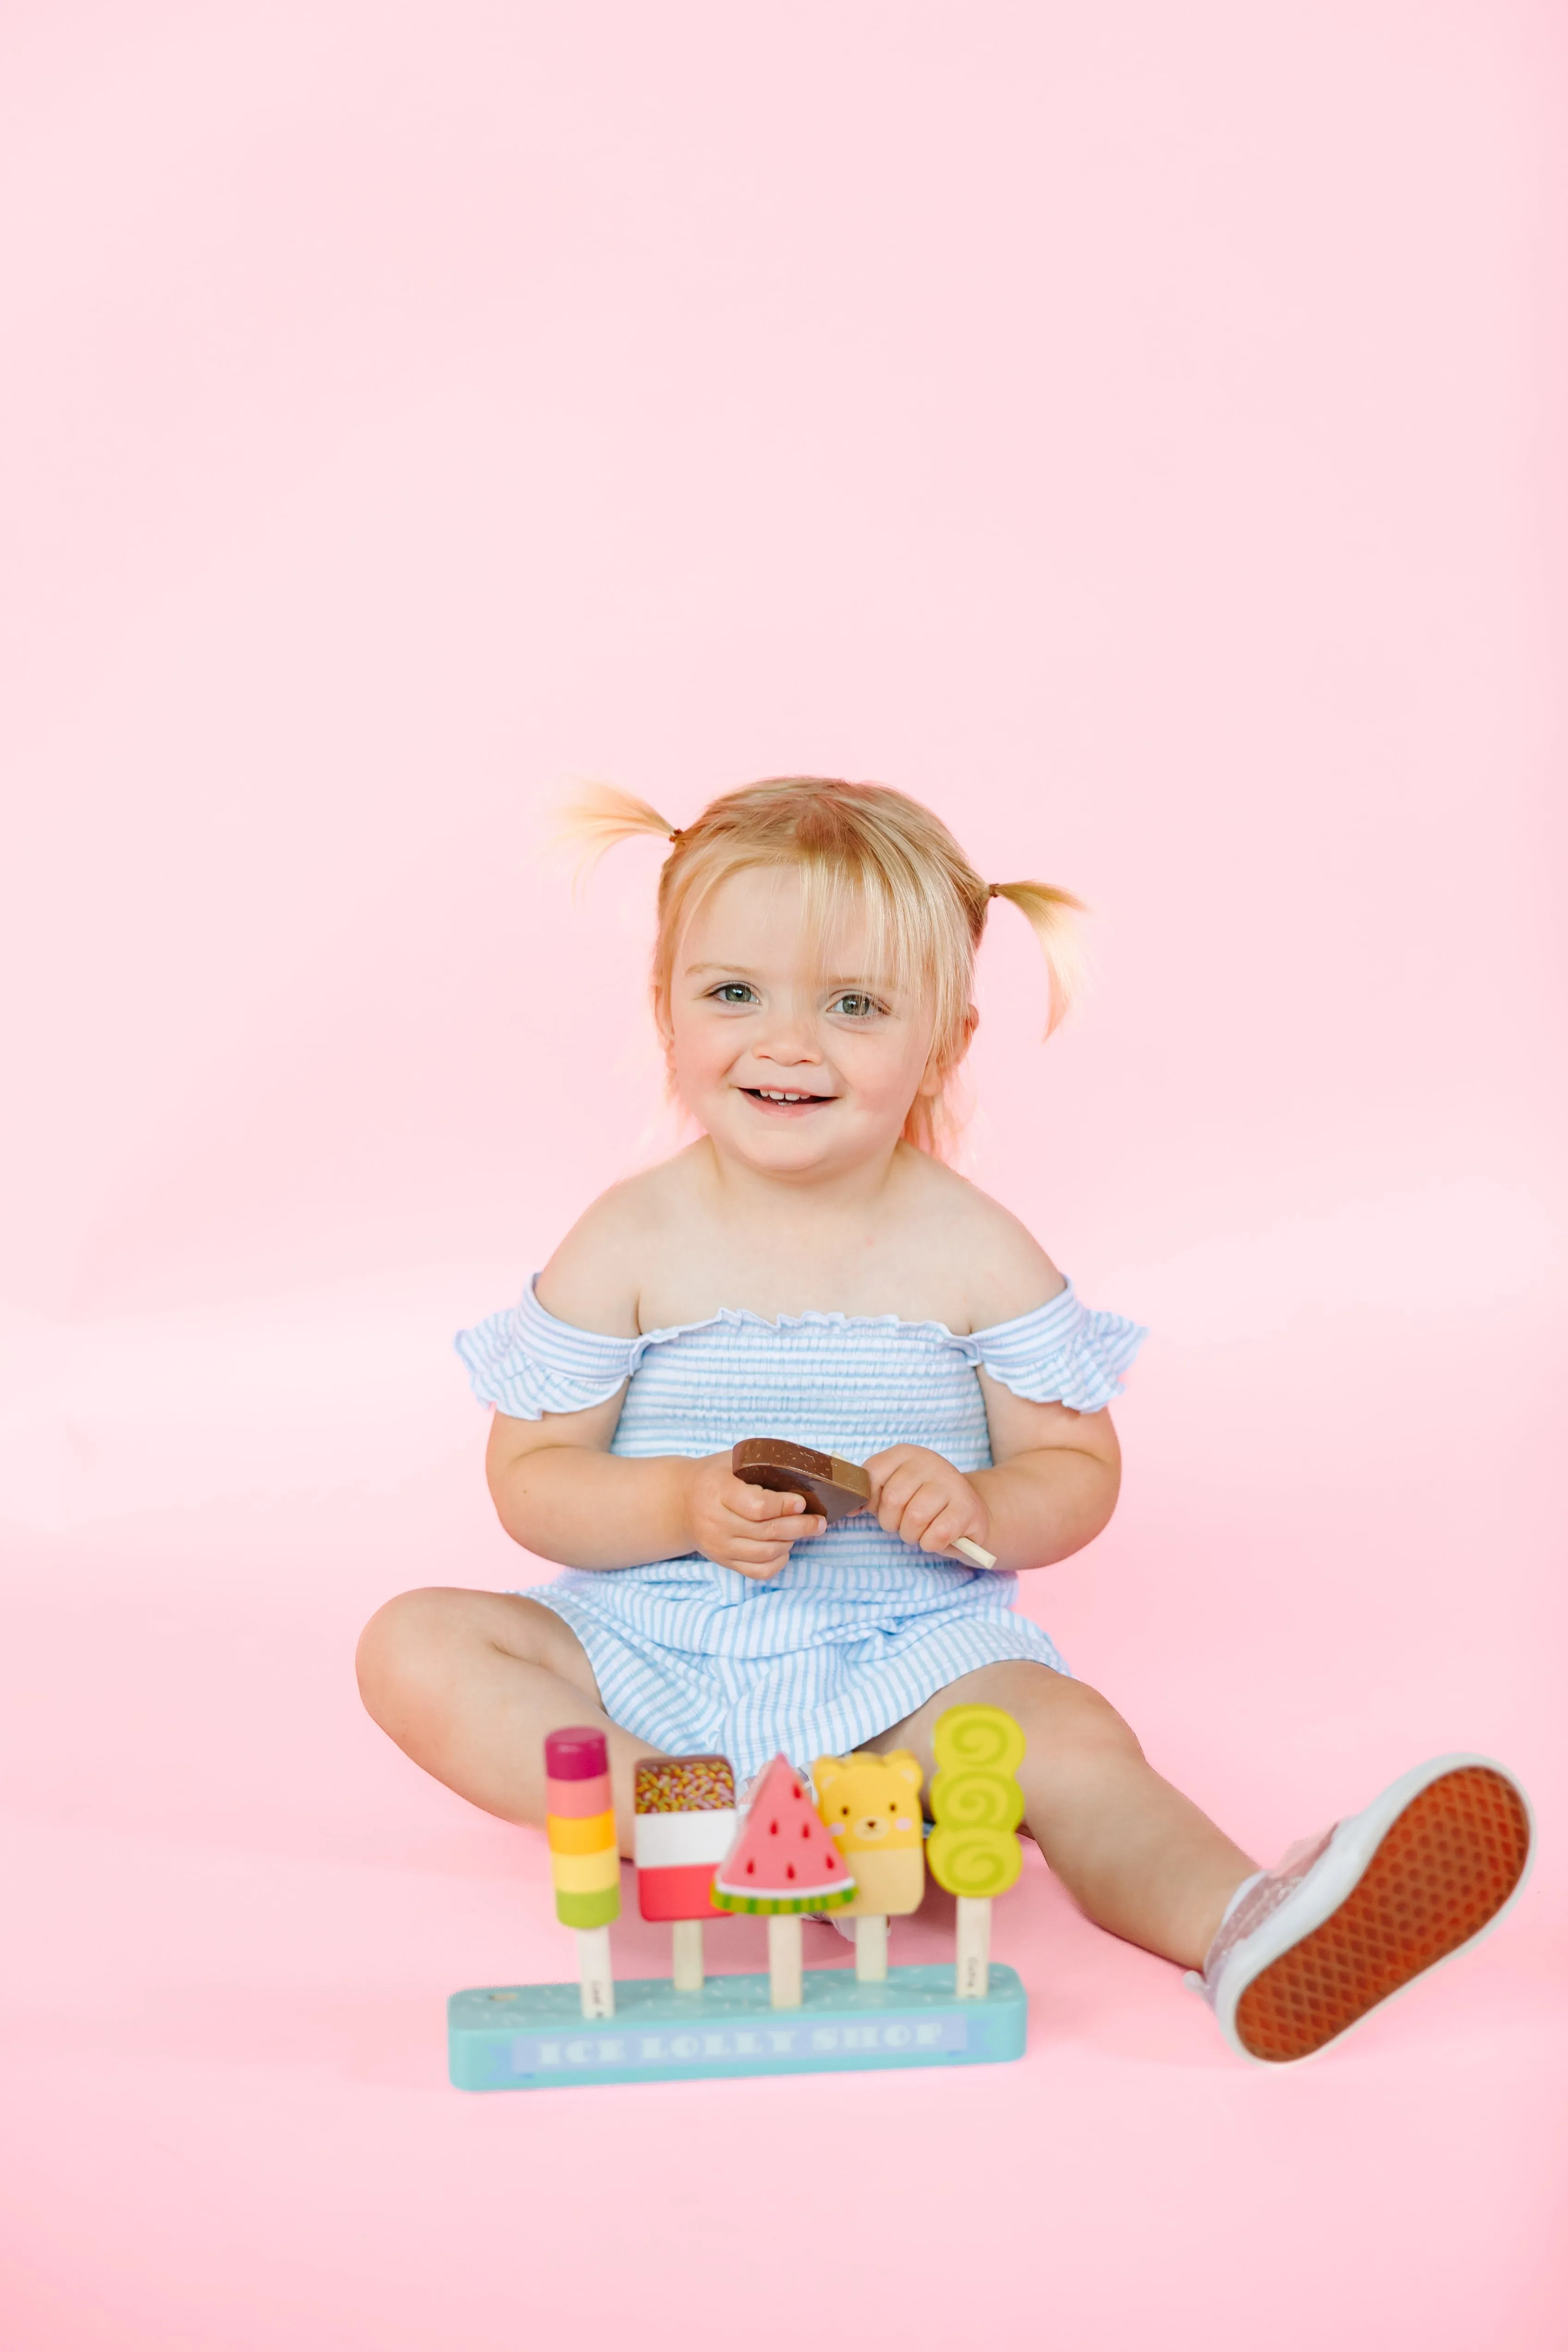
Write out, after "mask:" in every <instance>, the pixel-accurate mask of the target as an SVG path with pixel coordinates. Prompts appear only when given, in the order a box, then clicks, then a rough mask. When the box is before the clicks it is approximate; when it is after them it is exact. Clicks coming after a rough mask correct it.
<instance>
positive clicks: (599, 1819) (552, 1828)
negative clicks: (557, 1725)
mask: <svg viewBox="0 0 1568 2352" xmlns="http://www.w3.org/2000/svg"><path fill="white" fill-rule="evenodd" d="M545 1785H546V1797H545V1806H546V1814H545V1828H546V1832H547V1834H548V1836H549V1859H550V1877H551V1879H552V1881H553V1883H554V1885H555V1909H556V1916H557V1918H558V1919H559V1921H560V1923H561V1925H562V1927H575V1928H576V1930H577V1958H578V1973H579V1976H580V1979H581V1983H582V2013H583V2015H584V2017H613V2016H614V2014H615V1980H614V1977H613V1975H612V1970H611V1964H610V1922H611V1921H612V1919H618V1918H619V1917H620V1916H621V1856H620V1853H618V1851H617V1848H616V1843H615V1813H614V1808H613V1802H612V1797H611V1793H610V1750H609V1748H608V1746H607V1744H606V1741H605V1738H604V1734H603V1733H602V1731H596V1730H594V1729H593V1728H592V1727H591V1726H587V1727H578V1728H575V1729H572V1730H568V1731H552V1732H549V1733H548V1734H547V1735H546V1738H545Z"/></svg>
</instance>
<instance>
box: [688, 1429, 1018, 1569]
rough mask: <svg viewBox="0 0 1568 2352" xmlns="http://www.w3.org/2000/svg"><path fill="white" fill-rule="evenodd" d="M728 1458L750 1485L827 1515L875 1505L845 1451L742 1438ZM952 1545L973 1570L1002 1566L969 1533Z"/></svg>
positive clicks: (856, 1465)
mask: <svg viewBox="0 0 1568 2352" xmlns="http://www.w3.org/2000/svg"><path fill="white" fill-rule="evenodd" d="M729 1459H730V1467H731V1469H732V1470H733V1471H734V1472H735V1475H736V1476H737V1478H744V1479H745V1481H746V1483H747V1486H767V1487H769V1488H771V1490H772V1492H773V1493H774V1494H776V1495H799V1496H800V1497H801V1499H802V1501H803V1502H804V1503H805V1504H806V1505H807V1507H808V1508H809V1509H810V1510H813V1511H821V1514H822V1517H824V1518H825V1519H828V1520H832V1519H847V1518H850V1517H852V1516H853V1514H854V1513H855V1512H856V1511H869V1510H870V1508H871V1480H870V1479H869V1478H868V1477H867V1476H866V1474H865V1472H864V1471H863V1470H862V1468H861V1466H860V1465H859V1463H858V1462H846V1461H845V1460H844V1457H843V1455H842V1454H819V1453H818V1452H817V1449H816V1447H815V1446H814V1445H797V1444H795V1443H794V1441H793V1440H792V1439H791V1438H788V1437H743V1438H742V1439H741V1441H740V1443H739V1444H738V1445H737V1446H736V1448H735V1450H734V1452H733V1453H732V1454H731V1455H730V1457H729ZM953 1549H954V1550H955V1551H956V1552H959V1553H961V1554H962V1556H963V1557H964V1559H967V1561H968V1562H969V1564H970V1566H971V1567H972V1568H995V1566H996V1564H997V1556H996V1553H995V1552H994V1551H988V1550H987V1549H986V1548H985V1546H984V1544H977V1543H971V1542H970V1540H969V1538H968V1537H967V1536H960V1537H959V1538H958V1540H957V1542H956V1544H955V1545H954V1546H953Z"/></svg>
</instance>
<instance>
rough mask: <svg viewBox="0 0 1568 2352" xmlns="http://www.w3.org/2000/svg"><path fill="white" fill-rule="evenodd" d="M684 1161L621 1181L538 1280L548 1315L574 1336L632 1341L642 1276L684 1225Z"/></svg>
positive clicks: (637, 1323) (688, 1186) (687, 1185)
mask: <svg viewBox="0 0 1568 2352" xmlns="http://www.w3.org/2000/svg"><path fill="white" fill-rule="evenodd" d="M685 1158H686V1154H685V1153H684V1152H681V1153H677V1154H676V1156H675V1158H674V1160H664V1161H663V1162H661V1164H660V1165H659V1166H658V1167H657V1168H649V1169H645V1170H643V1171H642V1172H641V1173H640V1174H638V1175H636V1176H628V1177H627V1178H626V1179H625V1180H624V1181H623V1182H622V1183H620V1184H612V1186H611V1188H610V1190H609V1192H601V1194H600V1196H599V1198H598V1200H597V1201H595V1202H594V1203H593V1205H592V1207H591V1208H590V1209H587V1210H585V1211H584V1212H583V1213H582V1215H581V1216H580V1217H579V1219H578V1221H577V1223H576V1224H575V1225H573V1227H572V1228H571V1231H570V1233H569V1234H567V1235H566V1237H565V1239H564V1240H563V1241H562V1242H561V1243H560V1244H559V1247H558V1248H557V1249H556V1250H555V1252H554V1254H553V1255H552V1256H551V1257H550V1259H549V1264H548V1265H546V1266H545V1268H544V1271H543V1272H542V1273H541V1274H540V1276H539V1278H538V1300H539V1305H540V1306H541V1307H543V1308H544V1309H545V1311H546V1313H547V1314H549V1315H553V1316H555V1317H556V1318H558V1320H559V1321H560V1322H562V1323H575V1324H576V1325H577V1326H578V1327H579V1328H580V1330H584V1331H603V1332H607V1333H609V1334H610V1335H611V1336H612V1338H615V1339H633V1338H635V1336H636V1334H637V1333H638V1332H639V1331H640V1330H641V1329H642V1328H643V1326H642V1324H641V1322H640V1321H639V1319H638V1301H639V1299H640V1297H641V1296H642V1291H643V1283H644V1281H645V1279H646V1277H647V1274H648V1270H649V1268H650V1266H651V1265H653V1264H654V1263H655V1262H656V1260H657V1258H658V1255H659V1254H660V1253H661V1251H663V1250H664V1249H665V1248H667V1247H668V1245H669V1244H670V1241H671V1240H672V1238H673V1236H674V1234H675V1233H676V1231H677V1230H678V1229H679V1228H680V1226H681V1225H682V1223H684V1212H685V1203H686V1200H687V1196H688V1194H689V1192H690V1190H691V1182H690V1172H689V1171H686V1170H685V1169H683V1167H682V1162H683V1160H685Z"/></svg>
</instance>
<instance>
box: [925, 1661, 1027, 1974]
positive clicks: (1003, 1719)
mask: <svg viewBox="0 0 1568 2352" xmlns="http://www.w3.org/2000/svg"><path fill="white" fill-rule="evenodd" d="M932 1747H933V1748H934V1750H935V1752H936V1762H937V1766H938V1770H937V1773H936V1779H935V1780H933V1781H932V1783H931V1811H932V1812H933V1814H934V1815H935V1816H936V1828H935V1829H934V1830H933V1831H932V1832H931V1835H930V1837H929V1838H928V1839H927V1841H926V1846H925V1860H926V1864H927V1866H928V1868H929V1869H930V1872H931V1875H932V1877H933V1878H934V1879H935V1880H936V1884H937V1885H938V1886H945V1887H946V1890H947V1892H948V1894H949V1895H955V1896H956V1898H957V1912H958V1917H957V1929H958V1933H957V1947H956V1954H955V1969H954V1990H955V1991H956V1994H957V1996H958V1998H959V1999H960V2000H984V1999H985V1997H986V1992H987V1990H988V1985H989V1982H990V1954H991V1898H992V1896H993V1895H1005V1894H1006V1893H1007V1891H1008V1889H1009V1886H1011V1885H1014V1884H1015V1882H1016V1881H1017V1878H1018V1874H1019V1871H1020V1870H1021V1869H1022V1868H1023V1853H1022V1850H1021V1848H1020V1847H1019V1842H1018V1837H1017V1834H1016V1832H1017V1830H1018V1825H1019V1822H1021V1821H1022V1819H1023V1790H1021V1789H1020V1788H1019V1784H1018V1782H1017V1780H1015V1779H1014V1778H1013V1775H1014V1774H1015V1772H1016V1771H1017V1770H1018V1768H1019V1765H1020V1764H1021V1763H1022V1762H1023V1755H1024V1736H1023V1733H1022V1731H1021V1730H1020V1729H1019V1726H1018V1725H1017V1724H1016V1723H1015V1722H1014V1721H1013V1718H1012V1717H1011V1716H1010V1715H1007V1714H1005V1713H1004V1712H1003V1710H1002V1709H1001V1708H1000V1707H999V1706H950V1707H948V1708H947V1709H946V1713H944V1714H942V1715H939V1716H938V1717H937V1718H936V1730H935V1732H934V1733H933V1735H932Z"/></svg>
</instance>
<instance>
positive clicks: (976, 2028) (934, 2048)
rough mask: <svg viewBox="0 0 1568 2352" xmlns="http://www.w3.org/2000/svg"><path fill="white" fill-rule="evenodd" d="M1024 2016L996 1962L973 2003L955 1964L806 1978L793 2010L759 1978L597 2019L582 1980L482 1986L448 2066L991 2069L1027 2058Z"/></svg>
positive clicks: (688, 2076) (499, 2086)
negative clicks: (589, 2013) (867, 1977)
mask: <svg viewBox="0 0 1568 2352" xmlns="http://www.w3.org/2000/svg"><path fill="white" fill-rule="evenodd" d="M1027 2016H1028V1998H1027V1996H1026V1994H1025V1992H1024V1989H1023V1986H1022V1984H1021V1982H1020V1981H1019V1977H1018V1975H1017V1973H1016V1971H1015V1970H1014V1969H1009V1968H1006V1967H1003V1966H1001V1965H1000V1964H999V1963H998V1962H995V1961H993V1962H992V1964H991V1967H990V1971H989V1989H988V1991H987V1992H986V1994H985V1995H984V1997H983V1998H981V1999H979V2000H973V1999H969V2000H960V1999H959V1998H958V1996H957V1994H956V1991H955V1990H954V1969H953V1966H952V1963H951V1962H948V1963H947V1964H946V1966H943V1965H941V1964H927V1965H924V1966H921V1967H916V1968H894V1969H889V1970H888V1972H887V1975H886V1977H885V1979H883V1981H882V1982H881V1983H880V1984H862V1983H859V1982H858V1981H857V1980H856V1978H855V1976H854V1972H853V1970H852V1969H810V1970H808V1971H807V1973H806V1975H805V1977H804V1978H803V1979H802V1983H801V2000H800V2007H799V2008H798V2009H775V2008H774V2007H773V2006H772V2005H771V2000H770V1997H769V1984H768V1977H767V1976H766V1975H758V1976H716V1977H709V1978H708V1979H706V1982H705V1984H704V1985H703V1987H702V1990H700V1991H699V1992H677V1991H676V1990H675V1989H674V1985H673V1984H672V1983H671V1981H670V1979H668V1978H667V1977H636V1978H632V1979H631V1980H630V1981H627V1980H626V1979H621V1980H620V1981H618V1982H617V1984H616V1987H615V2014H614V2016H613V2017H610V2018H593V2019H588V2018H585V2017H584V2016H583V2014H582V1988H581V1986H580V1984H577V1983H572V1984H544V1985H497V1986H482V1987H479V1988H476V1990H473V1991H470V1992H457V1993H454V1994H453V1996H452V1998H451V2000H450V2001H449V2002H448V2003H447V2012H446V2038H447V2056H448V2063H449V2066H450V2071H451V2076H452V2081H453V2083H454V2084H455V2086H456V2088H457V2089H458V2090H460V2091H538V2090H545V2089H549V2088H551V2087H557V2088H559V2087H560V2086H562V2085H565V2084H580V2083H679V2082H710V2081H712V2080H714V2079H715V2078H716V2077H721V2076H725V2075H739V2074H847V2073H850V2072H852V2071H853V2070H858V2069H864V2068H879V2067H888V2066H988V2065H994V2064H996V2063H998V2060H1002V2059H1007V2058H1021V2057H1022V2055H1023V2048H1024V2031H1025V2025H1026V2021H1027Z"/></svg>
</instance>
